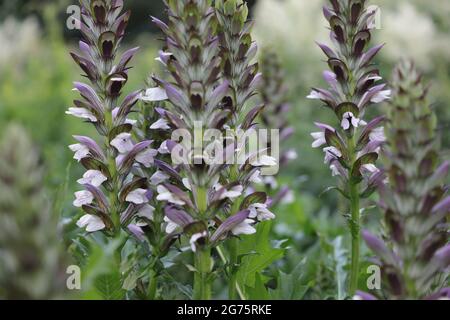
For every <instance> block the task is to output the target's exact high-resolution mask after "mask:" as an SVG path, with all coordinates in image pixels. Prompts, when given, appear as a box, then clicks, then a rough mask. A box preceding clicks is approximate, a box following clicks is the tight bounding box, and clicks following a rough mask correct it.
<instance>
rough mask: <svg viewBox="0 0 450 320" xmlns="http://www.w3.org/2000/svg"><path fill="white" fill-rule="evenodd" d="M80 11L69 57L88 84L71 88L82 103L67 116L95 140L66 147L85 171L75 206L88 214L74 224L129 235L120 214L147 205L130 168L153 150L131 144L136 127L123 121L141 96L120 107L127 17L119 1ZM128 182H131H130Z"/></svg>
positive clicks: (86, 5) (145, 161) (128, 55)
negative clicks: (79, 37) (88, 128)
mask: <svg viewBox="0 0 450 320" xmlns="http://www.w3.org/2000/svg"><path fill="white" fill-rule="evenodd" d="M81 6H82V20H81V21H80V24H81V32H82V34H83V36H84V40H83V41H80V43H79V49H80V52H81V53H80V54H77V53H72V54H71V55H72V57H73V59H74V60H75V62H76V63H77V64H78V65H79V66H80V68H81V70H82V71H83V72H84V73H85V74H84V75H85V76H86V78H87V79H88V80H89V81H90V84H86V83H81V82H75V83H74V90H75V91H76V92H78V93H79V94H80V95H81V98H82V99H81V100H75V101H74V104H75V107H73V108H70V109H69V111H68V112H67V113H68V114H70V115H74V116H76V117H79V118H82V119H85V120H87V121H88V122H90V123H92V124H93V125H94V126H95V128H96V129H97V131H98V132H99V138H96V139H92V138H90V137H86V136H74V138H75V140H77V142H78V143H77V144H73V145H71V146H70V149H71V150H72V151H74V152H75V156H74V158H75V159H76V160H78V161H80V162H81V164H82V165H83V166H84V167H85V168H86V169H87V172H86V173H85V174H84V175H83V178H81V179H79V180H78V182H79V183H80V184H81V185H82V186H83V187H84V189H85V190H82V191H79V192H77V193H76V200H75V201H74V205H75V206H77V207H81V208H82V209H83V210H84V211H85V213H86V215H84V216H83V217H82V218H81V219H80V220H79V221H78V225H79V226H80V227H81V228H86V231H87V232H96V231H103V232H104V233H105V234H106V235H108V236H113V237H117V236H119V234H120V232H121V230H122V229H123V230H125V231H126V232H128V231H129V229H128V228H127V225H123V224H122V222H123V223H125V222H126V221H130V220H129V219H122V217H121V215H122V214H124V213H126V214H127V217H128V218H129V217H130V216H131V217H132V216H135V215H136V214H137V212H138V209H139V206H138V205H141V204H143V203H145V202H147V201H148V199H147V198H146V196H145V194H146V192H147V186H146V182H145V181H141V180H136V179H134V178H133V174H132V169H133V167H134V166H135V164H139V163H140V164H142V165H144V166H146V167H147V166H150V165H152V164H153V157H154V156H156V153H157V151H156V150H153V149H151V146H150V144H151V142H150V141H144V142H141V143H138V144H135V142H134V141H133V138H132V134H131V131H132V128H133V123H134V122H133V121H131V120H130V119H128V118H127V117H128V115H129V114H130V113H131V112H132V110H133V107H134V106H135V105H136V103H137V101H138V98H139V93H136V92H134V93H131V94H130V95H128V96H126V97H124V98H123V100H122V102H120V98H121V96H122V89H123V88H124V86H125V84H126V83H127V81H128V73H129V70H130V67H129V63H130V61H131V59H132V57H133V56H134V55H135V53H136V52H137V48H133V49H130V50H128V51H126V52H125V53H124V54H123V55H122V56H121V57H119V56H118V49H119V46H120V44H121V42H122V38H123V36H124V34H125V29H126V26H127V23H128V20H129V17H130V12H125V13H123V14H122V13H121V12H122V9H123V1H119V0H112V1H103V0H95V1H81ZM100 141H101V143H100ZM130 179H131V180H133V179H134V182H133V183H128V181H129V180H130ZM136 181H138V182H139V183H137V182H136Z"/></svg>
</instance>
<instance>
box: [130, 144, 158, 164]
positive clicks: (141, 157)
mask: <svg viewBox="0 0 450 320" xmlns="http://www.w3.org/2000/svg"><path fill="white" fill-rule="evenodd" d="M157 154H158V151H156V150H155V149H150V148H147V149H145V150H144V151H142V152H140V153H138V154H137V155H136V157H135V160H136V161H137V162H139V163H141V164H143V165H144V167H146V168H150V167H151V166H152V165H153V163H154V161H155V157H156V155H157Z"/></svg>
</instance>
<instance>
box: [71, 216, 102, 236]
mask: <svg viewBox="0 0 450 320" xmlns="http://www.w3.org/2000/svg"><path fill="white" fill-rule="evenodd" d="M77 226H78V227H80V228H84V227H86V231H87V232H95V231H100V230H103V229H104V228H105V227H106V226H105V223H104V222H103V221H102V219H100V218H99V217H97V216H94V215H91V214H86V215H84V216H82V217H81V218H80V219H79V220H78V222H77Z"/></svg>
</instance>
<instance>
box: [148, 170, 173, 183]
mask: <svg viewBox="0 0 450 320" xmlns="http://www.w3.org/2000/svg"><path fill="white" fill-rule="evenodd" d="M169 178H170V177H169V175H167V174H165V173H164V172H162V171H159V170H158V171H156V172H155V173H154V174H153V175H152V176H151V177H150V184H152V185H154V186H157V185H159V184H161V183H163V182H165V181H167V180H168V179H169Z"/></svg>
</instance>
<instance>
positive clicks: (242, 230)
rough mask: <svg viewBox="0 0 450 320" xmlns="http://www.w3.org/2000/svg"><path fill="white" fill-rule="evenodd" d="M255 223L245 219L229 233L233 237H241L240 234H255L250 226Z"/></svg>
mask: <svg viewBox="0 0 450 320" xmlns="http://www.w3.org/2000/svg"><path fill="white" fill-rule="evenodd" d="M253 223H255V221H253V220H251V219H245V220H244V221H242V222H241V223H240V224H238V225H237V226H236V227H234V228H233V229H232V230H231V233H232V234H234V235H235V236H238V235H241V234H254V233H256V229H255V228H254V227H253V226H252V224H253Z"/></svg>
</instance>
